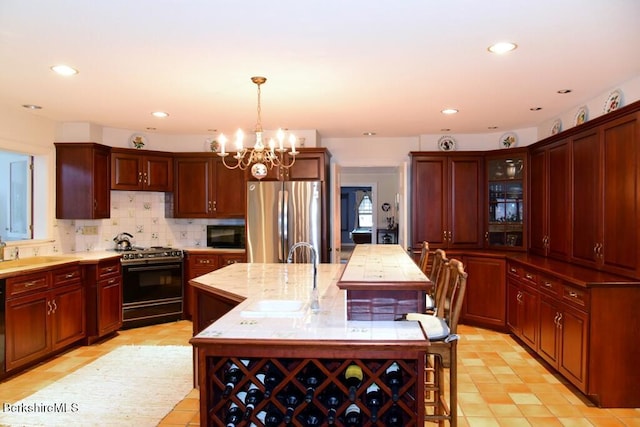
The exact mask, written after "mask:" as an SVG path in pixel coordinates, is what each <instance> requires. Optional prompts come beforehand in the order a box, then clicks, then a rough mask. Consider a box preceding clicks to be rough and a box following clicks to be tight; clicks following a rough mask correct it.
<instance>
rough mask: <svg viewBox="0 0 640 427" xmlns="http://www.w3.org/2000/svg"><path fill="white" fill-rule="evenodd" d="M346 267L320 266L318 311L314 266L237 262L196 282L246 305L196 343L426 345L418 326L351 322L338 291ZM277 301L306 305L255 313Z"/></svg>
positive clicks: (239, 307) (241, 305)
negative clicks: (264, 304) (313, 297)
mask: <svg viewBox="0 0 640 427" xmlns="http://www.w3.org/2000/svg"><path fill="white" fill-rule="evenodd" d="M343 268H344V265H342V264H319V265H318V280H317V285H318V297H319V298H318V300H319V305H320V309H319V310H318V311H314V310H312V309H311V308H310V307H309V302H310V300H311V294H312V288H313V272H312V267H311V265H310V264H247V263H237V264H233V265H230V266H227V267H224V268H222V269H219V270H216V271H213V272H211V273H208V274H205V275H203V276H200V277H197V278H195V279H193V280H191V282H190V283H191V284H192V285H193V286H195V287H196V288H199V289H202V290H205V291H209V292H211V293H212V294H218V295H224V296H232V297H233V298H232V299H235V300H237V301H240V300H242V299H243V298H244V300H243V301H242V302H240V303H239V304H238V306H236V307H235V308H234V309H233V310H231V311H230V312H228V313H227V314H226V315H224V316H223V317H221V318H220V319H218V320H217V321H215V322H214V323H213V324H211V325H210V326H209V327H207V328H206V329H204V330H203V331H202V332H200V333H199V334H198V335H197V336H196V337H195V339H196V340H197V339H212V340H216V339H230V340H235V339H238V340H244V341H246V340H294V341H295V340H298V341H309V340H322V341H365V342H379V341H413V342H422V341H426V339H425V336H424V334H423V332H422V329H421V328H420V326H419V324H418V322H394V321H350V320H347V313H346V291H344V290H342V289H340V288H338V286H337V282H338V280H339V278H340V276H341V275H342V272H343ZM272 300H295V301H302V302H304V305H303V308H302V309H301V310H299V311H295V312H284V313H264V314H260V313H256V309H255V307H256V305H257V304H259V303H260V302H261V301H272ZM247 314H249V315H247Z"/></svg>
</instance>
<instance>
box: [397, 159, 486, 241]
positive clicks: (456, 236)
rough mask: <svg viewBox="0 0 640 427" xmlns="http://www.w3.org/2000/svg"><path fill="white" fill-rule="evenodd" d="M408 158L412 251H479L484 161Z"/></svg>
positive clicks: (482, 216)
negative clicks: (425, 246)
mask: <svg viewBox="0 0 640 427" xmlns="http://www.w3.org/2000/svg"><path fill="white" fill-rule="evenodd" d="M410 156H411V184H412V186H411V187H412V189H411V197H412V200H413V206H412V212H411V226H412V242H411V244H412V247H413V248H419V247H420V245H421V243H422V242H423V241H427V242H429V247H430V248H432V249H437V248H480V247H482V245H483V243H482V240H483V239H482V230H483V227H482V224H483V219H482V218H484V215H483V207H484V191H483V186H482V184H481V183H483V182H484V159H483V157H482V155H480V154H474V153H471V152H467V153H448V154H446V155H445V154H444V153H421V152H412V153H410Z"/></svg>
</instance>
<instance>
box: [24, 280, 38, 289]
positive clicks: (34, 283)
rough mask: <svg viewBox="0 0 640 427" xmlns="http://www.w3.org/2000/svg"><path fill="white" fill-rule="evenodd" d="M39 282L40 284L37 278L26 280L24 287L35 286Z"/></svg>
mask: <svg viewBox="0 0 640 427" xmlns="http://www.w3.org/2000/svg"><path fill="white" fill-rule="evenodd" d="M37 284H38V282H37V281H36V280H32V281H30V282H24V287H25V288H30V287H32V286H35V285H37Z"/></svg>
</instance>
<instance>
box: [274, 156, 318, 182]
mask: <svg viewBox="0 0 640 427" xmlns="http://www.w3.org/2000/svg"><path fill="white" fill-rule="evenodd" d="M324 156H325V153H324V152H321V153H317V152H302V151H301V152H300V153H299V154H297V155H296V161H295V163H294V164H293V166H292V167H291V168H290V169H288V170H287V169H285V170H284V171H283V172H284V174H285V175H284V177H283V178H284V179H286V180H291V181H324V180H325V176H324V175H325V161H324Z"/></svg>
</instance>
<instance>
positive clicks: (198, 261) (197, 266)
mask: <svg viewBox="0 0 640 427" xmlns="http://www.w3.org/2000/svg"><path fill="white" fill-rule="evenodd" d="M236 262H247V255H246V254H245V253H244V252H242V253H238V252H219V251H216V252H213V251H198V252H188V251H187V252H186V268H185V289H186V292H185V303H184V307H185V317H186V318H188V319H191V318H192V317H193V314H194V311H195V310H194V306H193V304H194V302H195V295H194V290H193V287H192V286H191V285H190V284H189V280H191V279H193V278H195V277H198V276H202V275H204V274H207V273H210V272H212V271H214V270H217V269H219V268H222V267H226V266H227V265H231V264H234V263H236ZM198 332H199V331H198Z"/></svg>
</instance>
